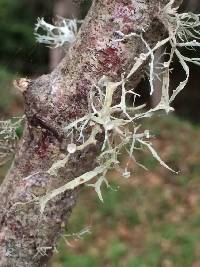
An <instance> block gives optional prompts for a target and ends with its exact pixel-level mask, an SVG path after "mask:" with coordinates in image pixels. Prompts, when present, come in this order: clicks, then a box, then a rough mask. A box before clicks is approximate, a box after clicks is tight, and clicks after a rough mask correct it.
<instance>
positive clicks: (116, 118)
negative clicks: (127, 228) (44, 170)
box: [39, 0, 200, 212]
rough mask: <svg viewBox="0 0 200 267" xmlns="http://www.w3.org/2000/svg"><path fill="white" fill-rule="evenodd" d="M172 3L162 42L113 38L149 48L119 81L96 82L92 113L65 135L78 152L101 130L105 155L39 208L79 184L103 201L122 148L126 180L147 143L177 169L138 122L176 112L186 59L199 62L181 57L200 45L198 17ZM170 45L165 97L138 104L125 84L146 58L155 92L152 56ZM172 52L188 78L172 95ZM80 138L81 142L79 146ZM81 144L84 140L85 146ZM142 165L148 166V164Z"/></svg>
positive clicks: (197, 61)
mask: <svg viewBox="0 0 200 267" xmlns="http://www.w3.org/2000/svg"><path fill="white" fill-rule="evenodd" d="M173 3H174V1H173V0H171V1H170V2H169V4H167V5H166V7H165V8H164V10H163V11H162V18H163V21H164V23H165V25H166V28H167V29H168V37H167V38H165V39H164V40H162V41H159V42H158V43H157V44H156V45H155V46H154V47H153V48H151V47H150V45H149V44H148V42H147V41H146V40H145V39H144V37H143V35H144V33H143V32H142V33H141V34H139V35H138V34H136V33H131V34H129V35H125V34H123V33H121V34H120V36H122V38H121V39H118V40H114V41H115V42H121V41H123V40H124V39H127V38H133V37H134V38H140V39H141V41H142V42H143V44H144V45H145V47H146V50H147V51H146V52H143V53H142V54H140V55H139V56H138V57H137V58H136V59H135V63H134V64H133V66H132V69H131V70H130V72H129V73H127V74H126V73H124V74H123V76H122V77H121V81H120V82H116V83H115V82H111V81H110V79H109V77H106V76H103V77H102V78H101V79H100V80H99V82H98V84H96V85H94V86H93V87H92V88H91V90H90V93H89V97H88V99H89V113H88V114H86V115H85V116H84V117H82V118H79V119H77V120H75V121H73V122H71V123H69V124H68V125H66V127H65V128H64V131H65V133H66V136H68V137H70V135H71V134H72V133H73V132H74V131H75V132H76V133H78V135H79V137H78V139H77V140H74V141H73V143H72V144H71V147H70V150H69V149H68V152H69V154H70V153H71V151H72V148H74V149H73V151H72V152H73V153H75V152H76V151H77V150H83V149H84V148H85V147H86V146H88V145H89V144H91V143H93V144H95V142H96V135H97V134H98V133H102V132H103V134H104V141H103V143H102V147H101V153H100V155H99V156H98V157H97V160H96V163H97V167H96V168H95V169H94V170H92V171H89V172H87V173H84V174H83V175H81V176H79V177H76V178H75V179H73V180H72V181H70V182H68V183H67V184H65V185H63V186H62V187H60V188H57V189H55V190H52V191H51V192H48V193H47V194H46V195H45V196H43V197H42V198H40V199H39V203H40V207H41V212H43V211H44V208H45V206H46V203H47V202H48V201H49V200H51V199H52V198H54V197H56V196H57V195H59V194H61V193H63V192H65V191H66V190H72V189H75V188H76V187H78V186H79V185H81V184H87V185H88V186H92V187H94V188H95V191H96V192H97V194H98V197H99V199H100V200H101V201H103V197H102V193H101V186H102V184H103V183H105V184H106V185H107V187H108V186H109V183H108V181H107V178H106V174H107V172H108V171H109V170H110V169H116V170H119V169H120V170H121V167H120V160H119V155H120V153H121V151H122V150H123V151H126V152H127V154H128V157H129V160H128V163H127V164H126V167H125V168H124V170H122V171H121V173H122V176H123V177H125V178H129V177H130V170H129V161H130V160H134V161H135V162H136V163H137V161H136V160H135V157H134V151H135V150H138V149H141V148H143V147H144V148H145V147H146V148H147V149H148V150H149V151H150V152H151V154H152V156H153V157H154V158H155V159H156V160H158V162H159V163H160V164H161V165H162V166H164V167H165V168H167V169H169V170H170V171H173V172H174V170H172V168H170V167H169V166H167V164H166V163H165V162H164V161H163V160H162V159H161V158H160V157H159V155H158V153H157V152H156V151H155V150H154V148H153V147H152V143H151V142H150V138H151V135H150V133H149V130H145V131H142V130H140V129H141V127H140V125H139V123H140V121H141V119H143V118H148V117H151V116H152V115H153V114H154V113H155V112H159V111H160V110H164V111H165V112H166V113H168V112H170V111H173V107H171V103H172V101H173V100H174V99H175V97H176V96H177V95H178V94H179V93H180V92H181V91H182V90H183V88H184V87H185V86H186V84H187V82H188V79H189V67H188V62H190V63H194V64H197V65H200V58H189V57H186V56H184V55H182V52H181V51H180V48H181V47H186V48H189V49H194V48H195V47H200V43H199V42H198V41H196V39H200V33H199V27H200V15H195V14H191V13H183V14H178V13H177V9H175V8H173ZM166 44H170V45H171V51H170V53H169V54H168V58H169V59H168V60H167V61H164V62H163V63H162V64H161V66H159V68H160V73H161V76H162V87H161V99H160V102H159V104H158V105H157V106H156V107H154V108H151V109H149V110H147V111H144V110H143V108H144V105H142V106H139V107H138V106H135V98H136V97H137V96H138V95H137V94H136V93H135V92H134V91H133V90H130V89H127V88H126V87H127V86H126V84H127V81H129V78H130V77H131V76H132V75H134V74H135V73H136V71H137V70H138V69H139V68H140V67H141V66H142V65H143V64H144V62H146V60H147V59H148V60H149V69H150V70H149V81H150V88H151V92H150V93H151V94H152V93H153V91H154V82H153V81H154V78H155V77H154V76H155V66H156V64H155V62H154V61H155V57H154V54H155V52H156V51H158V50H159V49H161V48H165V46H166ZM174 56H176V57H177V58H178V59H179V62H180V64H181V66H182V68H183V70H184V71H185V75H186V78H185V79H184V81H182V82H180V84H179V85H178V86H177V88H176V89H175V90H174V91H173V92H172V94H171V95H170V93H169V85H170V67H171V63H172V60H173V58H174ZM115 93H118V94H119V95H120V96H121V98H120V101H119V102H118V103H115V101H114V95H115ZM130 94H132V95H133V96H134V101H133V103H132V106H129V105H128V104H127V96H128V95H130ZM91 128H92V131H91V136H90V137H89V139H88V140H86V141H85V130H86V129H91ZM76 142H77V143H79V146H78V145H77V144H76ZM80 142H81V143H82V144H81V145H80ZM72 146H73V147H72ZM69 154H68V155H69ZM68 155H67V156H66V158H65V159H64V160H61V161H58V162H56V163H54V165H53V166H52V168H51V169H50V170H49V171H48V173H50V174H51V175H56V172H57V169H58V168H60V167H63V165H64V164H65V163H66V162H67V159H68ZM63 163H64V164H63ZM138 164H139V163H138ZM139 165H140V164H139ZM140 166H141V165H140ZM142 167H144V168H145V166H142ZM95 178H96V179H97V180H96V182H94V183H93V184H91V183H90V181H91V180H93V179H95Z"/></svg>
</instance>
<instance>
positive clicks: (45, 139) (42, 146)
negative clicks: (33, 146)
mask: <svg viewBox="0 0 200 267" xmlns="http://www.w3.org/2000/svg"><path fill="white" fill-rule="evenodd" d="M49 144H50V137H49V135H48V134H47V132H44V133H43V134H42V137H41V139H40V141H39V145H38V150H37V154H38V155H39V156H40V157H41V158H43V157H45V156H46V154H47V153H48V147H49Z"/></svg>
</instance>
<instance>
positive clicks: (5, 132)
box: [0, 118, 23, 166]
mask: <svg viewBox="0 0 200 267" xmlns="http://www.w3.org/2000/svg"><path fill="white" fill-rule="evenodd" d="M22 121H23V118H13V119H9V120H1V121H0V166H1V165H3V164H5V163H6V161H7V160H8V159H9V156H10V155H12V154H13V153H14V152H15V148H16V145H17V141H18V135H17V129H18V128H19V127H20V126H21V123H22Z"/></svg>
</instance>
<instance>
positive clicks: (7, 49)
mask: <svg viewBox="0 0 200 267" xmlns="http://www.w3.org/2000/svg"><path fill="white" fill-rule="evenodd" d="M66 1H67V0H66ZM192 3H193V4H192ZM55 4H56V0H55V1H53V0H52V1H42V0H20V1H19V0H0V36H1V46H0V117H1V118H2V117H3V118H5V117H9V116H16V115H18V114H22V113H23V103H22V99H21V96H20V95H19V94H18V92H16V90H15V89H13V88H12V80H13V79H14V78H16V77H21V76H26V75H27V76H28V77H35V76H38V75H39V74H42V73H47V72H48V71H49V57H50V53H49V49H47V48H45V47H44V46H43V45H39V44H36V43H35V39H34V35H33V28H34V24H35V22H36V19H37V17H45V19H46V20H47V21H49V22H51V21H52V14H54V10H53V9H54V7H55ZM90 4H91V1H90V0H85V1H83V2H82V6H81V16H82V17H84V15H85V14H86V13H87V10H88V8H89V6H90ZM188 5H190V8H192V9H193V11H196V12H197V11H198V10H200V7H199V5H200V3H199V1H196V0H190V1H187V0H186V1H185V2H184V6H183V7H182V9H185V8H188ZM187 53H191V52H190V51H189V52H188V51H187ZM197 53H199V51H197ZM182 75H183V73H182V72H181V70H180V68H179V66H178V64H177V62H176V61H175V62H174V73H173V76H172V77H173V79H172V87H173V86H174V84H176V83H177V80H180V79H181V78H182ZM199 75H200V71H199V69H198V68H196V67H195V66H191V77H190V81H189V84H188V86H187V88H186V89H185V91H184V92H183V93H182V94H180V96H179V97H178V98H177V100H176V101H175V108H176V116H169V117H168V118H163V117H158V118H155V119H152V120H150V121H149V122H146V125H145V127H150V128H152V130H153V133H154V134H155V135H156V136H157V139H156V140H155V141H154V145H155V147H156V149H157V151H159V152H160V154H161V157H162V158H163V159H164V160H165V161H166V163H167V164H168V165H170V166H172V167H173V168H175V169H179V170H180V171H181V174H180V175H179V176H175V175H173V174H171V173H169V172H168V171H167V170H165V169H163V168H161V167H160V166H159V165H158V164H157V163H156V162H155V160H154V159H152V157H151V156H149V155H148V153H145V155H144V156H141V155H140V154H138V155H136V156H137V159H138V161H139V162H141V163H143V164H144V165H145V166H147V167H148V168H149V170H150V171H149V172H145V171H144V170H141V169H139V168H138V167H136V166H133V169H134V172H133V175H132V176H131V178H130V179H129V180H123V179H121V178H119V177H118V176H119V174H117V173H110V177H111V181H112V182H111V183H112V188H113V189H112V190H109V191H107V190H106V191H105V192H104V200H105V203H104V204H102V203H100V202H99V200H98V198H97V196H96V194H95V192H93V191H92V190H91V189H87V188H86V189H85V190H84V191H83V194H82V195H81V199H80V201H79V204H78V205H77V207H76V209H75V212H74V214H73V216H72V218H71V221H70V225H69V232H70V233H73V232H79V231H80V230H81V229H82V228H84V227H88V226H91V234H86V235H84V236H83V237H82V238H80V239H79V238H78V240H75V239H77V235H76V236H73V235H72V236H70V237H67V238H65V239H64V238H61V241H60V244H59V247H58V249H59V253H58V254H56V253H55V257H54V259H53V261H52V262H51V264H50V266H52V267H56V266H57V267H58V266H60V267H61V266H70V267H80V266H81V267H90V266H91V267H93V266H95V267H102V266H104V267H111V266H113V267H199V266H200V245H199V238H200V230H199V229H200V211H199V204H200V194H199V193H200V183H199V173H200V167H199V166H200V160H199V147H198V144H199V142H200V128H199V117H200V109H199V103H200V94H199ZM142 84H143V85H144V86H145V88H146V87H147V86H148V85H147V83H146V81H145V80H144V81H143V83H142ZM144 86H141V88H142V89H143V88H144ZM146 92H147V94H146V96H145V97H144V98H143V100H142V101H144V100H146V101H148V102H149V103H150V98H149V94H148V90H146ZM177 115H178V116H177ZM186 119H187V121H186ZM191 140H192V141H191ZM123 160H124V161H125V159H123ZM8 166H9V163H8V164H7V165H5V166H2V167H1V168H0V179H1V180H2V179H3V176H4V175H5V172H6V170H7V168H8ZM118 178H119V179H118ZM119 186H120V189H119V188H118V187H119Z"/></svg>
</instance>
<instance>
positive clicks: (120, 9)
mask: <svg viewBox="0 0 200 267" xmlns="http://www.w3.org/2000/svg"><path fill="white" fill-rule="evenodd" d="M134 15H135V8H134V6H133V5H132V4H125V3H121V5H117V6H116V8H115V10H114V14H113V16H112V19H113V20H114V21H115V20H121V21H122V22H123V23H128V22H133V20H134Z"/></svg>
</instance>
